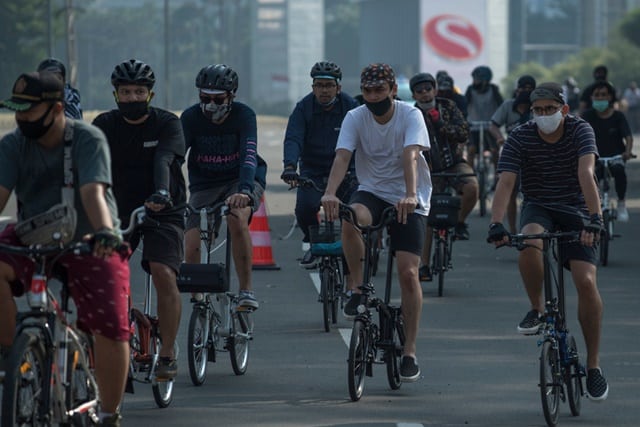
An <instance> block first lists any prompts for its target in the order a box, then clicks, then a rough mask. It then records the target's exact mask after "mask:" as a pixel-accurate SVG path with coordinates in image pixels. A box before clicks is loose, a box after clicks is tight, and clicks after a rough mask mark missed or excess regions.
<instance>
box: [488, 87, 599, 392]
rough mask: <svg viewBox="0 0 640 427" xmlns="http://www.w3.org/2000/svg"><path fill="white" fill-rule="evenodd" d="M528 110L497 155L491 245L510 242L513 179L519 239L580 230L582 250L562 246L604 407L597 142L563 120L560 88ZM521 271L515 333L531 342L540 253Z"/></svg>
mask: <svg viewBox="0 0 640 427" xmlns="http://www.w3.org/2000/svg"><path fill="white" fill-rule="evenodd" d="M531 105H532V107H531V112H532V113H533V120H531V121H529V122H527V123H525V124H523V125H521V126H519V127H518V128H516V129H514V130H513V131H511V133H510V134H509V137H508V138H507V142H506V143H505V145H504V147H503V149H502V154H501V156H500V163H499V165H498V172H499V173H500V174H501V175H500V179H499V180H498V184H497V188H496V194H495V196H494V199H493V206H492V215H491V221H492V223H491V225H490V227H489V237H488V240H489V241H490V242H494V243H495V244H496V245H501V244H504V243H506V242H507V240H508V234H509V233H508V232H507V230H506V229H505V228H504V226H503V225H502V223H501V221H502V218H503V217H504V214H505V209H506V206H507V203H508V201H509V196H510V194H511V191H512V190H513V187H514V184H515V181H516V177H517V175H518V174H520V180H521V189H522V194H523V196H524V201H523V203H522V211H521V214H522V217H521V219H520V224H521V230H522V232H523V233H527V234H529V233H541V232H543V231H544V230H548V231H553V230H554V229H555V228H556V227H559V228H561V229H563V231H570V230H582V231H581V234H580V242H576V243H568V244H567V246H566V257H567V260H568V263H567V265H568V267H570V269H571V276H572V278H573V282H574V283H575V285H576V289H577V292H578V320H579V321H580V326H581V327H582V333H583V335H584V341H585V343H586V346H587V393H588V396H589V397H590V398H591V399H593V400H595V401H599V400H604V399H606V397H607V394H608V390H609V387H608V385H607V381H606V379H605V378H604V376H603V375H602V371H601V369H600V359H599V347H600V335H601V324H602V299H601V298H600V293H599V291H598V286H597V283H596V262H597V259H598V256H597V253H596V246H595V241H597V239H598V237H599V236H600V232H601V230H602V212H601V210H600V200H599V197H598V188H597V186H596V182H595V180H594V178H593V176H594V165H595V160H596V158H597V157H598V150H597V147H596V141H595V136H594V134H593V130H592V129H591V126H589V124H588V123H587V122H585V121H584V120H582V119H579V118H577V117H574V116H571V115H567V113H568V111H569V106H568V105H567V104H566V103H565V100H564V97H563V95H562V87H561V86H560V85H559V84H557V83H542V84H541V85H539V86H538V87H536V89H534V90H533V92H531ZM541 176H544V180H540V177H541ZM585 221H586V225H585ZM533 243H534V244H536V245H540V243H539V242H537V243H536V242H533ZM519 266H520V275H521V276H522V280H523V282H524V286H525V289H526V291H527V295H528V297H529V301H530V303H531V311H529V312H528V313H527V315H526V316H525V318H524V319H523V320H522V322H520V324H519V325H518V332H520V333H522V334H526V335H529V334H535V333H537V332H538V330H539V328H540V326H541V325H542V319H541V316H542V314H541V313H543V311H544V299H543V297H542V276H543V274H542V255H541V252H540V250H538V249H537V248H527V249H524V250H523V251H521V252H520V260H519Z"/></svg>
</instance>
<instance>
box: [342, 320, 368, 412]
mask: <svg viewBox="0 0 640 427" xmlns="http://www.w3.org/2000/svg"><path fill="white" fill-rule="evenodd" d="M368 354H369V337H368V335H367V327H366V326H365V324H364V321H362V320H358V319H356V320H355V321H354V322H353V329H352V330H351V342H350V343H349V359H348V361H347V369H348V371H347V379H348V382H349V396H350V397H351V400H353V401H354V402H355V401H358V400H360V398H361V397H362V392H363V391H364V376H365V373H366V372H367V363H368V361H367V355H368Z"/></svg>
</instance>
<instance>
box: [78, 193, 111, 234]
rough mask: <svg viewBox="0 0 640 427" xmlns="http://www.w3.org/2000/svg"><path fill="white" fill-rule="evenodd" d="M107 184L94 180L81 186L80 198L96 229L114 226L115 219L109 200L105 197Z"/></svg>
mask: <svg viewBox="0 0 640 427" xmlns="http://www.w3.org/2000/svg"><path fill="white" fill-rule="evenodd" d="M105 188H106V185H105V184H103V183H100V182H92V183H88V184H85V185H83V186H82V187H80V200H81V201H82V207H83V208H84V210H85V212H86V213H87V218H88V219H89V223H90V224H91V226H92V227H93V229H94V230H96V231H98V230H100V229H103V228H110V229H111V228H113V221H112V220H111V214H110V212H109V207H108V206H107V200H106V198H105Z"/></svg>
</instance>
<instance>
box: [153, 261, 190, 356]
mask: <svg viewBox="0 0 640 427" xmlns="http://www.w3.org/2000/svg"><path fill="white" fill-rule="evenodd" d="M149 267H150V268H151V277H153V284H154V285H155V287H156V293H157V294H158V323H159V326H160V336H161V338H162V348H161V349H160V356H161V357H171V358H174V354H173V346H174V343H175V341H176V336H177V335H178V327H179V326H180V316H181V312H182V301H181V300H180V292H179V291H178V286H177V285H176V273H175V271H173V269H172V268H170V267H169V266H167V265H164V264H160V263H157V262H150V263H149Z"/></svg>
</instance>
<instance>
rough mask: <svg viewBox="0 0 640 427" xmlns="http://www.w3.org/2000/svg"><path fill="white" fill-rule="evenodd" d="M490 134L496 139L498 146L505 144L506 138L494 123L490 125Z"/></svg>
mask: <svg viewBox="0 0 640 427" xmlns="http://www.w3.org/2000/svg"><path fill="white" fill-rule="evenodd" d="M489 133H490V134H491V136H493V137H494V138H495V139H496V142H497V143H498V146H499V147H501V146H502V144H504V136H502V132H500V128H499V127H498V126H497V125H496V124H495V123H494V122H493V121H492V122H491V124H490V125H489Z"/></svg>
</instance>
